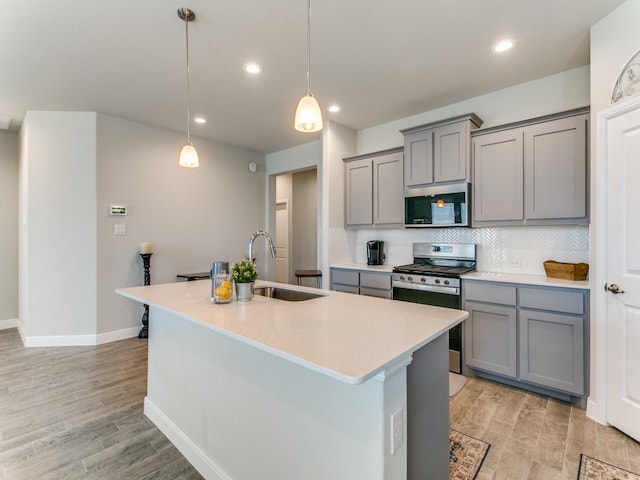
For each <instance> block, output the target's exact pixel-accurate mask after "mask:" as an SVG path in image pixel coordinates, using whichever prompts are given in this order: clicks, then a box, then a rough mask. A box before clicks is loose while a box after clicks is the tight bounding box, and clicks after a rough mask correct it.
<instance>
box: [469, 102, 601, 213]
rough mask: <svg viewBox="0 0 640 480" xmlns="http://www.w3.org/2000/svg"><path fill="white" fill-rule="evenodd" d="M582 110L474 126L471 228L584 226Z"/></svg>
mask: <svg viewBox="0 0 640 480" xmlns="http://www.w3.org/2000/svg"><path fill="white" fill-rule="evenodd" d="M588 118H589V115H588V109H579V110H573V111H570V112H564V113H562V114H557V115H553V116H547V117H541V118H538V119H533V120H529V121H527V122H519V123H517V124H511V125H506V126H501V127H493V128H490V129H485V130H476V131H474V132H473V133H472V138H473V141H472V143H473V188H474V190H473V191H474V193H473V207H472V208H473V221H472V224H473V226H491V225H496V226H500V225H554V224H586V223H588V221H589V220H588V213H587V200H588V199H587V191H588V190H587V183H588V178H587V151H588V148H587V139H588Z"/></svg>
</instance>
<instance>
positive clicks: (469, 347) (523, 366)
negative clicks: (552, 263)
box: [463, 280, 589, 396]
mask: <svg viewBox="0 0 640 480" xmlns="http://www.w3.org/2000/svg"><path fill="white" fill-rule="evenodd" d="M463 295H464V304H463V305H464V307H463V308H464V309H465V310H467V311H468V312H469V319H468V320H467V321H466V322H465V331H464V333H465V338H464V355H465V363H466V365H467V366H468V367H470V368H471V369H476V370H479V371H483V372H489V373H491V374H495V375H496V376H497V377H496V379H498V380H499V379H500V378H505V379H509V380H513V381H516V382H517V383H518V384H519V385H521V386H523V387H525V388H526V386H527V385H535V386H539V387H543V388H545V389H550V390H553V391H558V392H562V393H565V394H569V395H575V396H585V395H586V394H587V389H586V377H587V369H588V367H587V362H588V358H587V355H586V351H587V348H586V345H587V338H588V323H589V322H588V303H589V294H588V291H586V290H580V289H570V288H556V287H538V286H529V285H520V284H505V283H498V282H481V281H469V280H464V283H463Z"/></svg>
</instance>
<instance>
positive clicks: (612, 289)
mask: <svg viewBox="0 0 640 480" xmlns="http://www.w3.org/2000/svg"><path fill="white" fill-rule="evenodd" d="M604 290H605V291H606V292H611V293H613V294H614V295H618V294H620V293H624V290H622V289H621V288H620V286H619V285H616V284H615V283H612V284H611V285H607V284H606V283H605V284H604Z"/></svg>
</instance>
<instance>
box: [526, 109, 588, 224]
mask: <svg viewBox="0 0 640 480" xmlns="http://www.w3.org/2000/svg"><path fill="white" fill-rule="evenodd" d="M587 122H588V116H587V115H586V114H584V115H578V116H573V117H568V118H561V119H558V120H552V121H549V122H545V123H539V124H536V125H531V126H530V127H527V128H526V129H525V132H524V168H525V175H524V178H525V209H526V211H525V215H526V218H527V219H539V220H544V219H571V218H575V219H579V218H583V219H584V218H586V216H587V195H586V192H587Z"/></svg>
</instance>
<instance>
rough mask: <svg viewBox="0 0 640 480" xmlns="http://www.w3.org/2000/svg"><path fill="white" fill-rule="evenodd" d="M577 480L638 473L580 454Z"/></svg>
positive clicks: (624, 479) (621, 478) (635, 478)
mask: <svg viewBox="0 0 640 480" xmlns="http://www.w3.org/2000/svg"><path fill="white" fill-rule="evenodd" d="M449 443H451V441H449ZM578 480H640V475H636V474H635V473H631V472H629V471H628V470H623V469H622V468H618V467H614V466H613V465H609V464H608V463H604V462H601V461H600V460H596V459H595V458H591V457H588V456H587V455H585V454H582V455H580V470H578Z"/></svg>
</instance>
